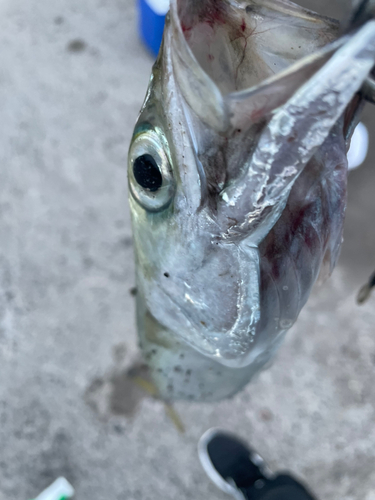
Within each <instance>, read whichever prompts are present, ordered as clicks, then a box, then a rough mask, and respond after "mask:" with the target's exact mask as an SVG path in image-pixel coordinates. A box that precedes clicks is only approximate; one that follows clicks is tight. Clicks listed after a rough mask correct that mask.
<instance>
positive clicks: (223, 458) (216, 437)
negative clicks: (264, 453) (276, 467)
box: [198, 429, 271, 500]
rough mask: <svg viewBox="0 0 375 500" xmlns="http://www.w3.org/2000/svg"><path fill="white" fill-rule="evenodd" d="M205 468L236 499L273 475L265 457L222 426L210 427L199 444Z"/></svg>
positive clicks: (214, 480)
mask: <svg viewBox="0 0 375 500" xmlns="http://www.w3.org/2000/svg"><path fill="white" fill-rule="evenodd" d="M198 455H199V459H200V462H201V464H202V467H203V469H204V471H205V472H206V474H207V475H208V477H209V478H210V479H211V481H212V482H213V483H214V484H216V486H217V487H218V488H220V489H221V490H222V491H224V492H225V493H228V494H229V495H232V496H233V497H234V498H236V500H243V499H244V496H243V494H242V490H243V489H246V488H249V487H251V486H255V487H257V486H258V485H259V486H260V487H261V486H262V485H263V484H264V481H266V480H267V479H269V478H271V473H270V472H269V470H268V469H267V466H266V465H265V463H264V461H263V459H262V458H261V457H260V456H259V455H258V454H257V453H255V452H254V451H253V450H251V449H250V448H248V447H247V446H246V444H245V443H243V442H242V441H240V440H239V439H238V438H237V437H235V436H233V435H232V434H229V433H227V432H224V431H221V430H219V429H209V430H208V431H207V432H205V433H204V434H203V436H202V437H201V438H200V440H199V443H198Z"/></svg>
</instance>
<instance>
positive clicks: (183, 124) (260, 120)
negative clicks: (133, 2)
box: [129, 0, 375, 401]
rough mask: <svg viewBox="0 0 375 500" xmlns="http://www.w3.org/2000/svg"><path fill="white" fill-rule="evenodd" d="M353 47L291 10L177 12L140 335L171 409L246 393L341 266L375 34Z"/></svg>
mask: <svg viewBox="0 0 375 500" xmlns="http://www.w3.org/2000/svg"><path fill="white" fill-rule="evenodd" d="M337 35H338V25H337V23H335V22H334V21H332V20H329V19H326V18H322V17H320V16H317V15H315V14H313V13H311V12H308V11H305V10H304V9H302V8H299V7H297V6H295V4H292V3H291V2H288V1H286V0H267V2H264V1H263V2H260V1H259V0H253V1H248V2H234V1H231V2H229V1H225V0H220V1H219V0H217V1H215V2H214V1H213V0H206V1H205V2H197V1H195V0H193V1H191V2H182V0H181V1H177V0H176V1H172V4H171V15H170V19H169V20H168V21H167V23H166V28H165V34H164V43H163V47H162V49H161V52H160V54H159V57H158V60H157V61H156V63H155V66H154V68H153V74H152V78H151V82H150V86H149V89H148V92H147V96H146V99H145V103H144V105H143V108H142V110H141V113H140V116H139V119H138V122H137V125H136V127H135V131H134V137H133V141H132V144H131V146H130V150H129V187H130V197H129V200H130V207H131V214H132V222H133V235H134V244H135V257H136V273H137V289H138V294H137V324H138V332H139V336H140V344H141V347H142V349H143V352H144V355H145V358H146V361H147V362H148V364H149V366H150V369H151V374H152V376H153V379H154V381H155V383H156V385H157V387H158V390H159V394H160V396H161V397H163V398H164V399H169V400H170V399H190V400H197V401H213V400H218V399H222V398H225V397H229V396H231V395H233V394H235V393H236V392H238V391H239V390H240V389H241V388H242V387H243V386H244V385H245V384H246V383H247V382H248V381H249V380H250V378H251V377H252V376H253V375H254V374H255V373H257V372H258V371H259V370H260V369H261V368H262V367H263V366H264V365H265V364H266V363H267V362H268V361H269V360H270V359H271V358H272V356H273V354H274V353H275V351H276V350H277V348H278V346H279V345H280V343H281V341H282V339H283V337H284V335H285V333H286V331H287V330H288V329H289V328H290V327H291V326H292V325H293V323H294V322H295V321H296V319H297V317H298V314H299V312H300V310H301V309H302V307H303V305H304V304H305V303H306V301H307V299H308V296H309V294H310V291H311V288H312V286H313V284H314V283H315V281H316V279H317V277H318V275H319V273H320V272H321V269H322V267H323V268H327V271H328V272H331V271H332V269H333V267H334V265H335V263H336V260H337V257H338V253H339V249H340V246H341V241H342V226H343V221H344V213H345V204H346V178H347V162H346V151H347V149H348V146H349V142H350V135H351V131H352V129H353V124H355V123H356V120H357V119H358V112H359V110H360V108H361V98H360V97H358V96H357V97H356V96H355V95H356V93H357V91H358V90H359V89H360V88H361V86H362V84H363V82H364V80H365V79H366V78H367V76H368V74H369V72H370V71H371V68H372V66H373V65H374V60H375V25H374V23H373V22H372V21H370V22H369V23H368V24H367V25H366V26H364V27H363V28H361V30H360V31H358V32H357V33H354V34H352V35H350V36H348V37H346V38H341V39H339V40H337V41H335V39H336V38H337ZM275 39H277V43H275ZM295 47H298V50H299V57H298V56H296V54H295V52H293V51H294V50H296V49H295ZM215 61H216V62H215ZM217 61H218V62H217ZM273 65H275V66H276V73H275V69H274V66H273ZM145 155H150V156H151V157H152V158H153V159H154V161H155V164H156V166H157V168H158V169H159V171H160V172H161V177H162V185H161V186H160V188H159V189H157V190H155V191H151V190H150V189H148V188H143V187H142V186H141V185H140V184H139V183H138V182H137V180H136V175H135V173H137V168H139V165H140V163H139V158H146V156H145ZM147 158H149V157H148V156H147ZM137 162H138V163H137ZM148 166H149V169H150V170H152V169H153V168H154V166H155V165H154V164H152V163H149V164H148Z"/></svg>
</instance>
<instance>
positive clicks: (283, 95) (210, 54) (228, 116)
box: [165, 0, 342, 132]
mask: <svg viewBox="0 0 375 500" xmlns="http://www.w3.org/2000/svg"><path fill="white" fill-rule="evenodd" d="M170 18H171V22H170V26H169V27H168V26H167V30H166V41H167V42H169V43H166V44H165V46H166V47H168V46H169V45H170V46H171V47H172V49H171V51H170V57H171V59H172V61H173V69H174V73H175V76H176V79H177V81H178V84H179V87H180V89H181V92H182V94H183V96H184V98H185V99H186V101H187V102H188V104H189V105H190V107H191V108H192V109H193V110H194V111H195V112H196V113H197V115H198V116H199V118H200V119H201V120H202V121H203V122H205V123H207V124H208V125H210V126H211V127H212V128H213V129H214V130H217V131H218V132H224V131H228V129H236V128H242V127H243V125H244V124H245V123H247V124H249V122H251V123H255V122H257V121H260V120H262V119H263V118H264V117H265V116H267V115H269V114H270V113H271V112H272V111H273V110H274V109H276V108H277V107H279V106H281V105H282V104H284V103H285V102H286V101H287V100H288V99H289V98H290V97H291V96H292V95H293V94H294V93H295V91H296V90H297V89H298V88H299V87H300V86H301V85H302V84H303V83H305V82H306V81H307V80H308V79H309V78H310V77H311V76H312V75H313V74H314V73H315V72H316V71H317V70H318V69H320V68H321V67H322V65H323V64H324V63H325V62H327V60H328V59H329V57H330V56H331V55H332V54H333V53H334V51H335V50H337V48H338V46H340V44H341V43H342V42H336V45H335V44H334V41H335V40H337V38H338V35H339V23H338V21H335V20H334V19H330V18H327V17H324V16H320V15H318V14H315V13H314V12H311V11H308V10H306V9H303V8H302V7H300V6H298V5H296V4H293V3H291V2H288V1H287V0H267V1H263V0H262V1H259V0H248V1H247V2H235V1H229V0H228V1H227V0H204V1H202V2H199V6H198V0H197V1H192V2H185V1H183V0H172V2H171V11H170ZM331 45H332V47H331ZM244 114H245V117H244Z"/></svg>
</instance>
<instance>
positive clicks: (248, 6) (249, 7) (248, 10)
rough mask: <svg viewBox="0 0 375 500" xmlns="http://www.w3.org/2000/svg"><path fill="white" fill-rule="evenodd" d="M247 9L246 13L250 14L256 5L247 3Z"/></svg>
mask: <svg viewBox="0 0 375 500" xmlns="http://www.w3.org/2000/svg"><path fill="white" fill-rule="evenodd" d="M245 10H246V14H250V13H251V12H253V10H254V7H253V6H252V5H247V6H246V9H245Z"/></svg>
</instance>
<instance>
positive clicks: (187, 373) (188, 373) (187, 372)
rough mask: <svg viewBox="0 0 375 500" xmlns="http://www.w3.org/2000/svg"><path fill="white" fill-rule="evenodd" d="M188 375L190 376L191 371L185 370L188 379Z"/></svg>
mask: <svg viewBox="0 0 375 500" xmlns="http://www.w3.org/2000/svg"><path fill="white" fill-rule="evenodd" d="M190 375H191V370H190V369H189V370H186V376H187V377H190Z"/></svg>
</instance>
